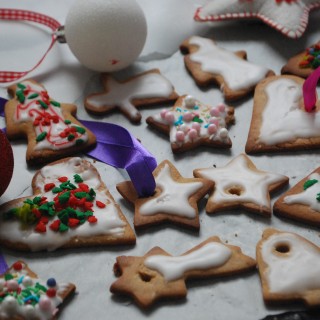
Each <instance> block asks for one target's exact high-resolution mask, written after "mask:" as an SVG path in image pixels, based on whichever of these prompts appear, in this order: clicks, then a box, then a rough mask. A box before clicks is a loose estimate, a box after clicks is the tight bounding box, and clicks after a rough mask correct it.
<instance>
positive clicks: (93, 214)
mask: <svg viewBox="0 0 320 320" xmlns="http://www.w3.org/2000/svg"><path fill="white" fill-rule="evenodd" d="M32 189H33V192H34V195H33V196H30V197H24V198H20V199H15V200H11V201H9V202H6V203H4V204H3V205H1V206H0V214H1V216H0V220H1V222H0V241H1V243H2V245H3V246H7V247H10V248H14V249H18V250H30V251H40V250H48V251H52V250H55V249H57V248H71V247H87V246H101V245H108V244H133V243H135V235H134V233H133V231H132V229H131V227H130V225H129V224H128V222H127V220H126V218H125V217H124V215H123V213H122V212H121V210H120V207H119V206H118V204H116V203H115V201H114V199H113V198H112V196H111V194H110V192H109V191H108V189H107V188H106V186H105V184H104V183H103V182H102V180H101V177H100V175H99V173H98V171H97V170H96V168H95V167H94V166H93V165H92V164H91V163H90V162H89V161H86V160H82V159H81V158H67V159H63V160H60V161H57V162H54V163H51V164H49V165H47V166H45V167H43V168H42V169H41V170H39V171H38V172H37V173H36V174H35V176H34V178H33V180H32Z"/></svg>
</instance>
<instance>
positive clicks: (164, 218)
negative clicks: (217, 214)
mask: <svg viewBox="0 0 320 320" xmlns="http://www.w3.org/2000/svg"><path fill="white" fill-rule="evenodd" d="M153 175H154V178H155V181H156V190H155V193H154V195H153V196H151V197H147V198H142V197H139V196H138V194H137V193H136V191H135V188H134V186H133V184H132V182H131V181H125V182H122V183H119V184H118V185H117V190H118V191H119V192H120V194H121V195H122V196H123V197H124V198H125V199H126V200H127V201H129V202H131V203H133V204H134V207H135V216H134V227H135V228H136V229H139V228H142V227H148V226H151V225H157V224H160V223H162V222H173V223H176V224H179V225H182V226H186V227H191V228H193V229H197V230H198V229H199V227H200V224H199V212H198V207H197V203H198V202H199V201H200V200H201V199H202V198H203V197H204V196H205V195H206V194H207V193H208V192H209V190H210V189H211V188H212V187H213V183H212V182H210V181H208V180H205V179H195V178H184V177H182V176H181V175H180V173H179V172H178V170H177V169H176V168H175V167H174V166H173V164H172V163H170V162H169V161H168V160H166V161H163V162H161V163H160V164H159V165H158V167H157V168H156V169H155V170H154V172H153Z"/></svg>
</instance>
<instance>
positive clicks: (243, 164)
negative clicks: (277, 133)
mask: <svg viewBox="0 0 320 320" xmlns="http://www.w3.org/2000/svg"><path fill="white" fill-rule="evenodd" d="M193 174H194V176H195V177H198V178H204V179H209V180H211V181H213V182H214V183H215V186H214V189H213V191H212V193H211V194H210V196H209V199H208V202H207V205H206V211H207V213H216V212H218V211H224V210H231V209H239V208H243V209H245V210H248V211H250V212H254V213H258V214H262V215H264V216H266V217H270V216H271V203H270V195H269V193H270V192H273V191H276V190H278V189H279V188H281V187H283V186H284V185H286V184H287V183H288V181H289V178H288V177H286V176H284V175H281V174H276V173H271V172H267V171H262V170H259V169H257V168H256V166H255V165H254V163H253V162H252V161H251V160H250V158H249V157H247V156H246V155H245V154H240V155H239V156H237V157H236V158H234V159H233V160H231V161H230V162H229V163H228V164H227V165H226V166H224V167H222V168H213V167H210V168H204V169H196V170H194V171H193Z"/></svg>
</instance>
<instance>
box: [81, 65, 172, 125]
mask: <svg viewBox="0 0 320 320" xmlns="http://www.w3.org/2000/svg"><path fill="white" fill-rule="evenodd" d="M102 82H103V86H104V91H103V92H100V93H94V94H90V95H89V96H87V97H86V99H85V101H84V105H85V107H86V109H87V110H88V111H89V112H92V113H94V114H97V115H99V114H106V113H109V112H111V111H113V110H119V111H120V112H122V113H123V114H124V115H125V116H126V117H127V118H128V119H130V120H131V121H132V122H140V121H141V114H140V112H139V111H138V110H137V108H140V107H147V106H152V105H155V104H160V103H168V102H174V101H175V100H177V98H178V94H177V93H176V92H175V90H174V87H173V85H172V84H171V83H170V81H169V80H168V79H166V78H165V77H164V76H163V75H162V74H161V73H160V71H159V70H158V69H152V70H149V71H146V72H143V73H140V74H138V75H136V76H134V77H131V78H129V79H127V80H126V81H123V82H120V81H117V80H116V79H114V78H113V77H112V76H111V75H109V74H104V75H103V76H102Z"/></svg>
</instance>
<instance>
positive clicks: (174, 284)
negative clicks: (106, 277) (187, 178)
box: [110, 237, 256, 308]
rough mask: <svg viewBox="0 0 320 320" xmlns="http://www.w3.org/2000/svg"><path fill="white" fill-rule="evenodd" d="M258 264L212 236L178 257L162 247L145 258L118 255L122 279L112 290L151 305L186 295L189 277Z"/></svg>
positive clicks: (237, 270)
mask: <svg viewBox="0 0 320 320" xmlns="http://www.w3.org/2000/svg"><path fill="white" fill-rule="evenodd" d="M255 266H256V262H255V260H254V259H252V258H250V257H248V256H246V255H245V254H243V253H242V252H241V249H240V248H239V247H236V246H232V245H227V244H224V243H222V242H221V241H220V239H219V238H218V237H211V238H209V239H207V240H206V241H204V242H202V243H201V244H199V245H198V246H196V247H194V248H193V249H191V250H189V251H187V252H186V253H184V254H183V255H181V256H178V257H173V256H171V255H170V254H168V253H167V252H165V251H164V250H162V249H161V248H159V247H155V248H153V249H151V250H150V251H149V252H148V253H146V254H145V255H144V256H142V257H134V256H120V257H117V262H116V263H115V265H114V272H115V275H116V276H118V277H119V279H118V280H116V281H115V282H114V283H113V284H112V285H111V287H110V291H111V292H112V293H114V294H121V295H127V296H130V297H132V298H133V299H134V301H135V302H136V303H137V304H138V305H139V306H140V307H142V308H148V307H150V306H152V305H153V304H154V303H155V302H156V301H158V300H160V299H170V300H172V299H181V298H184V297H186V295H187V287H186V283H185V282H186V280H188V279H196V278H208V277H221V276H231V275H234V274H238V273H241V272H245V271H249V270H252V269H254V268H255Z"/></svg>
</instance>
